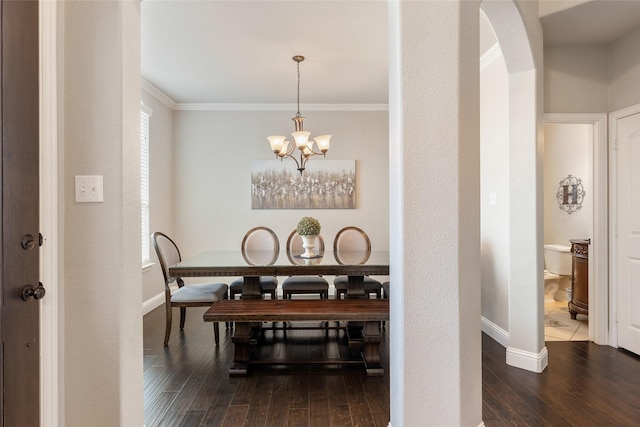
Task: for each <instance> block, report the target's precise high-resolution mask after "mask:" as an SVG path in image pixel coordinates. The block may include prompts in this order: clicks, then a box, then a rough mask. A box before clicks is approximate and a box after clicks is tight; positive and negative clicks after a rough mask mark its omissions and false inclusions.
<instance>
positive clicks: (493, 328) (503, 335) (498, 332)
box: [480, 316, 509, 348]
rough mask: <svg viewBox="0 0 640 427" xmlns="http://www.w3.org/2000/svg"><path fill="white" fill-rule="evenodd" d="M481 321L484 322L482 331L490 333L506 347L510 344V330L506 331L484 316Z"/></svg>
mask: <svg viewBox="0 0 640 427" xmlns="http://www.w3.org/2000/svg"><path fill="white" fill-rule="evenodd" d="M480 321H481V324H482V332H484V333H485V334H487V335H489V336H490V337H491V338H493V339H494V340H495V341H497V342H498V343H500V345H501V346H503V347H505V348H506V347H507V346H508V345H509V332H507V331H505V330H504V329H502V328H501V327H500V326H498V325H496V324H495V323H493V322H492V321H491V320H489V319H487V318H486V317H484V316H482V317H481V318H480Z"/></svg>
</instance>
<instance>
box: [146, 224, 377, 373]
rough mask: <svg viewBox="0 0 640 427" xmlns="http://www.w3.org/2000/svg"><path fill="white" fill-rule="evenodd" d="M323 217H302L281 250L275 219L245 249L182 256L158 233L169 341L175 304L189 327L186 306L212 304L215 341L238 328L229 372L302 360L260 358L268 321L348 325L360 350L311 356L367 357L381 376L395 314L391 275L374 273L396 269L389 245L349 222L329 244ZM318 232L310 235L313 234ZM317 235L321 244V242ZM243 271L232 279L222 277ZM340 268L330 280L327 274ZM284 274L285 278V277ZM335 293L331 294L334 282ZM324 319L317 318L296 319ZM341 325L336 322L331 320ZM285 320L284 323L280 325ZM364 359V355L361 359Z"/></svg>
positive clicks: (208, 315)
mask: <svg viewBox="0 0 640 427" xmlns="http://www.w3.org/2000/svg"><path fill="white" fill-rule="evenodd" d="M320 229H321V228H320V223H319V221H318V220H316V219H315V218H312V217H303V218H302V219H301V220H300V221H299V223H298V225H297V227H296V230H294V231H293V232H292V233H290V235H289V236H288V239H287V244H286V247H285V250H283V251H281V250H280V244H279V239H278V237H277V235H276V234H275V233H274V232H273V231H272V230H271V229H270V228H268V227H264V226H258V227H254V228H252V229H250V230H249V231H248V232H247V233H246V234H245V236H244V238H243V239H242V243H241V247H240V250H235V251H215V250H213V251H205V252H202V253H199V254H197V255H195V256H192V257H189V258H184V259H183V258H182V257H181V254H180V250H179V248H178V246H177V244H176V243H175V242H174V240H172V239H171V238H170V237H169V236H168V235H166V234H165V233H162V232H154V233H153V234H152V238H151V239H152V244H153V247H154V249H155V251H156V254H157V256H158V259H159V262H160V264H161V267H162V270H163V276H164V279H165V280H164V281H165V300H166V301H165V317H166V322H165V324H166V331H165V339H164V345H165V346H169V345H170V342H169V341H170V335H171V330H172V317H173V311H174V308H176V307H177V308H179V311H180V323H179V330H180V331H181V332H182V331H183V330H184V324H185V317H186V310H187V308H189V307H206V308H207V311H206V312H205V313H204V314H203V316H202V318H203V321H205V322H211V323H213V329H214V337H215V338H214V341H215V345H216V346H217V345H220V325H224V327H225V329H226V330H231V331H230V332H231V333H232V338H231V341H232V343H233V346H234V353H235V355H234V360H233V363H231V365H230V367H229V375H230V376H238V375H241V376H245V375H248V374H250V373H249V371H248V368H249V364H254V363H261V364H266V363H270V364H273V365H287V364H297V363H303V361H301V360H293V359H288V358H273V357H271V358H267V359H255V358H254V357H252V353H254V349H255V347H256V346H257V344H258V343H259V342H261V339H262V336H263V335H264V330H265V329H266V327H265V326H263V325H264V324H266V323H269V324H270V326H268V328H269V330H270V331H272V332H275V331H276V330H281V331H283V333H284V334H285V337H286V334H287V333H288V332H289V333H290V332H291V331H293V330H294V329H303V330H313V329H320V330H324V331H325V333H327V334H328V332H329V330H330V329H332V330H335V331H336V332H340V331H343V332H344V335H345V337H346V340H347V342H348V346H349V348H350V349H351V350H352V351H351V353H353V354H355V355H356V358H353V357H350V358H348V359H349V360H346V359H345V358H335V357H333V358H315V359H308V360H307V361H306V362H307V363H310V364H325V365H335V364H338V365H340V364H347V363H351V364H353V363H357V362H358V361H360V362H362V364H364V366H365V369H366V372H367V375H371V376H381V375H383V368H382V366H381V364H380V353H379V347H380V343H381V342H382V328H381V325H382V324H383V322H386V321H387V320H388V319H389V304H388V299H387V298H383V296H384V297H386V296H387V295H388V294H387V293H388V282H385V286H386V293H383V291H384V289H383V285H382V283H381V282H379V281H377V280H376V279H374V278H372V277H371V276H386V275H388V274H389V261H388V252H387V251H372V250H371V242H370V240H369V237H368V235H367V234H366V232H364V230H362V229H361V228H358V227H355V226H347V227H344V228H342V229H341V230H340V231H339V232H338V233H337V234H336V236H335V238H334V240H333V245H332V248H331V249H328V250H325V247H324V239H323V237H322V235H321V234H320ZM309 236H311V238H308V237H309ZM316 242H317V245H316ZM234 276H240V278H238V279H235V280H233V281H232V282H231V285H230V286H228V285H227V284H226V283H225V282H219V280H224V278H228V277H234ZM326 276H334V277H335V278H334V280H333V283H332V284H331V286H330V285H329V282H328V281H327V279H326V278H325V277H326ZM204 277H206V278H208V279H206V280H210V281H212V282H214V283H197V284H185V278H198V279H200V280H202V278H204ZM279 277H280V278H283V280H282V284H281V285H280V286H278V278H279ZM330 287H331V289H332V291H331V295H332V297H331V298H329V288H330ZM300 322H303V323H305V324H308V323H309V322H316V323H318V322H320V323H319V324H316V326H302V327H300V326H297V325H298V324H300ZM330 323H331V324H336V325H337V326H329V324H330ZM279 324H281V325H282V326H276V325H279ZM358 359H360V360H358Z"/></svg>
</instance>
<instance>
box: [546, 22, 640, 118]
mask: <svg viewBox="0 0 640 427" xmlns="http://www.w3.org/2000/svg"><path fill="white" fill-rule="evenodd" d="M639 45H640V28H638V29H636V30H634V31H632V32H631V33H629V34H627V35H625V36H623V37H621V38H620V39H618V40H616V41H614V42H612V43H609V44H606V45H604V44H600V45H585V46H545V47H544V69H545V74H544V86H545V89H544V110H545V112H547V113H593V112H612V111H616V110H619V109H621V108H625V107H628V106H630V105H634V104H637V103H639V102H640V49H638V46H639Z"/></svg>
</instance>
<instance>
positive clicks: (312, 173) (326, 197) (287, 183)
mask: <svg viewBox="0 0 640 427" xmlns="http://www.w3.org/2000/svg"><path fill="white" fill-rule="evenodd" d="M251 208H252V209H355V208H356V161H355V160H316V159H313V160H312V161H310V162H309V163H307V167H306V169H305V170H304V172H303V173H302V175H301V174H300V172H299V171H298V170H297V169H296V168H295V167H294V165H293V163H292V162H287V161H286V160H285V161H280V160H254V161H253V162H252V163H251Z"/></svg>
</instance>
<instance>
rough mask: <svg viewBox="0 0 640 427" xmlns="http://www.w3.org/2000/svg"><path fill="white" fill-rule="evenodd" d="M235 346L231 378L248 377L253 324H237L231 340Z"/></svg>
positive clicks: (230, 371)
mask: <svg viewBox="0 0 640 427" xmlns="http://www.w3.org/2000/svg"><path fill="white" fill-rule="evenodd" d="M231 341H232V342H233V346H234V354H233V363H232V364H231V366H230V367H229V376H230V377H239V376H246V375H247V368H248V366H249V345H250V343H251V323H248V322H236V324H235V329H234V331H233V338H231Z"/></svg>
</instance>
